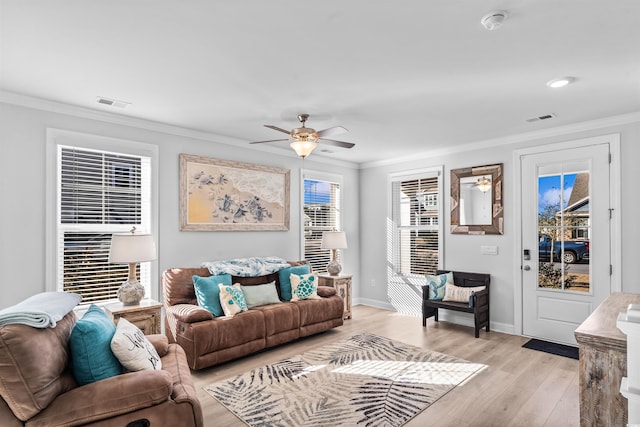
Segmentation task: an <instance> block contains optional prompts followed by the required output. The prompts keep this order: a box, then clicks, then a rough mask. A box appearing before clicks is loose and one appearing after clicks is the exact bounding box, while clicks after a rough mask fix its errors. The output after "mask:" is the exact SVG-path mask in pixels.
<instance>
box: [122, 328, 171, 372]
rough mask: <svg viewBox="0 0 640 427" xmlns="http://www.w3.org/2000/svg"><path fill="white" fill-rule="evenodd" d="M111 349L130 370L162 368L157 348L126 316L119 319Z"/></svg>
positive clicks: (156, 369)
mask: <svg viewBox="0 0 640 427" xmlns="http://www.w3.org/2000/svg"><path fill="white" fill-rule="evenodd" d="M111 351H112V352H113V354H114V355H115V356H116V357H117V358H118V360H119V361H120V363H121V364H122V366H124V367H125V368H127V369H128V370H129V371H142V370H145V369H146V370H152V371H153V370H155V371H158V370H160V369H162V361H161V360H160V356H158V352H157V351H156V348H155V347H154V346H153V344H151V343H150V342H149V340H148V339H147V337H145V336H144V334H143V333H142V331H141V330H140V329H139V328H138V327H137V326H136V325H134V324H132V323H131V322H129V321H128V320H127V319H125V318H124V317H121V318H120V319H118V325H117V326H116V333H115V334H114V335H113V338H111Z"/></svg>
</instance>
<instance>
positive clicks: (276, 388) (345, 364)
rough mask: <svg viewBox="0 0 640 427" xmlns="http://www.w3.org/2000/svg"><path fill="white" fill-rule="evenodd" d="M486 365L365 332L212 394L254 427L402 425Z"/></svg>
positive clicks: (212, 388)
mask: <svg viewBox="0 0 640 427" xmlns="http://www.w3.org/2000/svg"><path fill="white" fill-rule="evenodd" d="M484 367H485V365H480V364H476V363H469V362H467V361H465V360H461V359H458V358H455V357H451V356H447V355H446V354H442V353H437V352H433V351H427V350H424V349H421V348H418V347H414V346H411V345H408V344H403V343H400V342H398V341H393V340H391V339H389V338H384V337H380V336H377V335H374V334H370V333H366V332H365V333H360V334H358V335H354V336H352V337H351V338H348V339H346V340H344V341H339V342H336V343H333V344H331V345H327V346H325V347H323V348H321V349H319V350H314V351H309V352H307V353H304V354H302V355H299V356H295V357H292V358H289V359H286V360H281V361H279V362H276V363H274V364H272V365H267V366H263V367H260V368H256V369H253V370H251V371H249V372H246V373H244V374H242V375H238V376H237V377H235V378H231V379H229V380H225V381H220V382H217V383H214V384H211V385H209V386H207V387H205V390H206V391H207V392H208V393H209V394H211V396H213V397H214V398H216V399H217V400H218V401H220V403H222V404H223V405H224V406H225V407H227V408H228V409H229V410H231V411H232V412H233V413H234V414H235V415H236V416H238V417H239V418H240V419H241V420H242V421H244V422H245V423H246V424H248V425H249V426H296V427H300V426H356V425H365V426H401V425H403V424H405V423H406V422H407V421H409V420H410V419H411V418H413V417H414V416H416V415H417V414H419V413H420V412H421V411H423V410H424V409H426V408H427V407H429V405H431V404H432V403H434V402H435V401H436V400H438V399H439V398H441V397H442V396H444V395H445V394H446V393H447V392H449V391H450V390H452V389H453V388H454V387H456V386H457V385H458V384H460V383H461V382H462V381H464V380H466V379H467V378H469V377H470V376H471V375H472V374H474V373H476V372H478V371H479V370H480V369H482V368H484Z"/></svg>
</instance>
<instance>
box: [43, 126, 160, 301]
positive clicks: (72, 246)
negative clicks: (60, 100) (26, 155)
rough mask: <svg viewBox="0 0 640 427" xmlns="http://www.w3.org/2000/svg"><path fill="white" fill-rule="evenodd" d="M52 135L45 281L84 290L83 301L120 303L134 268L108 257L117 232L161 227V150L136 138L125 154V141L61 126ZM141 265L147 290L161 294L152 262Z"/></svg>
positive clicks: (57, 286) (55, 286)
mask: <svg viewBox="0 0 640 427" xmlns="http://www.w3.org/2000/svg"><path fill="white" fill-rule="evenodd" d="M48 139H49V141H48V144H49V145H48V150H50V151H51V152H52V154H51V155H50V158H49V161H50V162H52V163H54V165H55V167H54V168H52V169H55V173H54V171H51V173H52V175H53V176H55V180H54V185H53V186H52V187H50V190H49V191H50V192H51V193H52V195H51V196H50V199H52V202H51V203H50V204H51V205H53V206H52V207H50V210H51V212H53V213H54V214H53V215H52V216H53V221H51V224H50V225H49V228H50V231H49V233H48V236H50V238H49V240H50V241H49V242H48V245H47V248H48V249H47V250H48V256H47V260H48V264H49V268H48V271H51V277H52V278H53V280H52V283H49V284H48V286H47V287H48V289H50V290H56V291H64V292H74V293H78V294H80V295H82V304H90V303H96V304H102V303H106V302H109V301H114V300H116V299H117V290H118V288H119V287H120V285H121V284H122V283H123V282H124V281H125V280H126V279H127V276H128V266H127V265H126V264H124V265H122V264H112V263H109V249H110V245H111V236H112V235H113V234H114V233H128V232H130V230H131V229H132V227H135V228H136V233H140V234H143V233H151V234H153V233H154V231H155V228H154V223H155V221H154V219H155V217H156V214H155V213H154V204H153V203H152V201H153V200H155V197H153V194H152V188H153V186H152V182H151V179H152V164H153V163H154V162H155V158H156V154H155V150H154V149H150V150H149V149H138V150H136V149H135V147H136V146H137V145H136V143H133V142H131V141H126V142H127V143H128V144H126V145H129V146H128V147H126V149H124V150H122V151H125V152H120V151H118V149H119V148H125V147H120V144H117V143H115V141H117V140H113V141H112V140H106V141H105V140H103V139H102V138H100V137H93V136H91V135H83V136H81V135H79V134H72V133H67V132H65V131H57V130H51V132H50V133H49V135H48ZM145 145H146V144H145ZM132 147H133V149H132ZM136 151H137V152H139V153H142V154H136ZM49 218H51V216H49ZM136 269H137V272H136V273H137V276H138V277H139V279H140V283H142V284H143V286H145V295H146V296H147V297H155V296H156V295H152V286H151V284H152V283H155V278H156V277H157V274H155V272H154V271H153V270H152V266H151V263H149V262H145V263H139V264H138V265H137V266H136ZM154 291H155V289H154Z"/></svg>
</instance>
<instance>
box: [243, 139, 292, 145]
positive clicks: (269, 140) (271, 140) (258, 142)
mask: <svg viewBox="0 0 640 427" xmlns="http://www.w3.org/2000/svg"><path fill="white" fill-rule="evenodd" d="M280 141H288V139H268V140H266V141H253V142H250V143H249V144H262V143H263V142H280Z"/></svg>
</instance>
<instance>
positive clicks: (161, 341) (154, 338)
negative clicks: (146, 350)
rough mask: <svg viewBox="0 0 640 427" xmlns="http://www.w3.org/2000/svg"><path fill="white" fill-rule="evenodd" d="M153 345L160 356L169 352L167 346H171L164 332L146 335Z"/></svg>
mask: <svg viewBox="0 0 640 427" xmlns="http://www.w3.org/2000/svg"><path fill="white" fill-rule="evenodd" d="M146 337H147V339H148V340H149V342H150V343H151V345H153V347H154V348H155V349H156V351H157V352H158V356H160V357H162V356H164V355H165V354H167V348H169V338H167V336H166V335H162V334H151V335H147V336H146Z"/></svg>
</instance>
